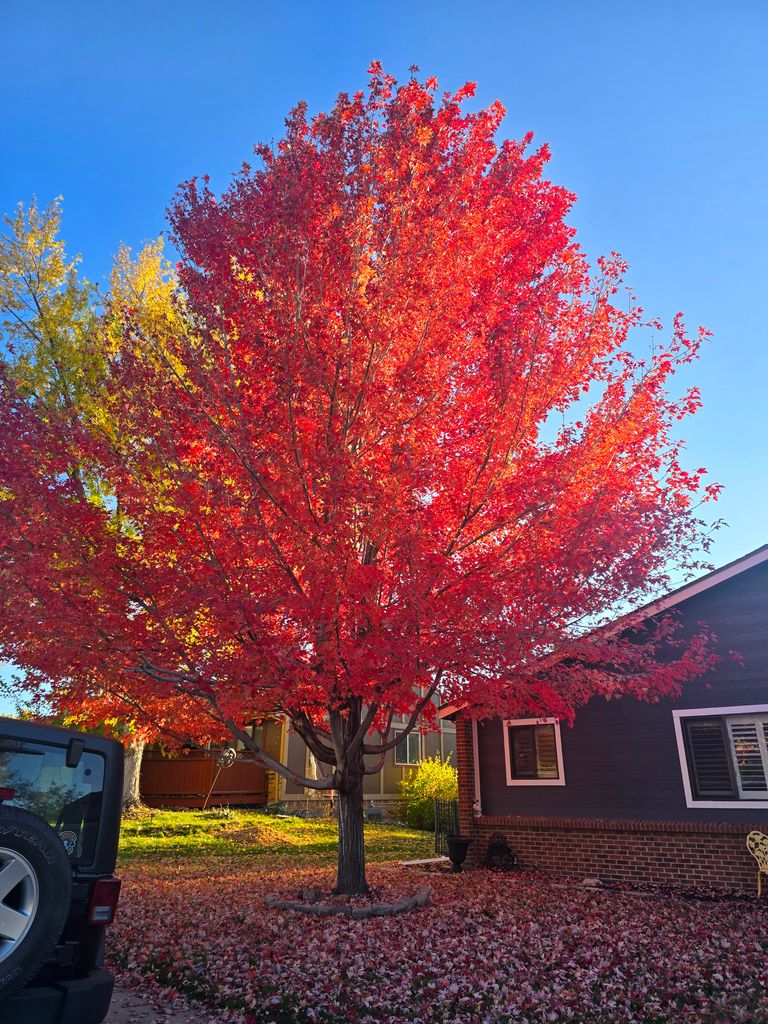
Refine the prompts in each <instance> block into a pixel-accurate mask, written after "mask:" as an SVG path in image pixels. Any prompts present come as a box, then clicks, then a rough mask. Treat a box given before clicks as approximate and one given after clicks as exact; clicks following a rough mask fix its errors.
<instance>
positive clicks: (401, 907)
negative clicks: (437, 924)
mask: <svg viewBox="0 0 768 1024" xmlns="http://www.w3.org/2000/svg"><path fill="white" fill-rule="evenodd" d="M431 894H432V892H431V889H430V888H429V887H428V886H420V887H419V888H417V889H416V890H415V891H411V892H410V893H403V891H402V886H397V885H395V884H389V882H388V881H387V882H385V883H383V884H382V883H381V882H380V883H379V884H377V885H373V886H371V887H370V888H369V890H368V892H367V893H365V894H361V895H356V896H347V895H346V894H344V893H334V892H333V891H332V890H330V889H329V888H328V886H327V884H326V885H324V886H321V885H317V884H313V883H312V884H308V885H302V886H301V887H300V888H299V889H295V890H293V891H292V892H290V893H287V892H284V893H280V892H274V893H269V894H268V895H267V896H265V898H264V906H265V907H267V908H268V909H270V910H289V911H295V912H296V913H299V914H307V915H308V916H311V917H335V916H345V917H351V918H353V919H355V920H364V919H365V918H369V917H393V916H395V915H396V914H407V913H410V911H412V910H417V909H419V908H421V907H426V906H427V905H428V904H429V900H430V896H431Z"/></svg>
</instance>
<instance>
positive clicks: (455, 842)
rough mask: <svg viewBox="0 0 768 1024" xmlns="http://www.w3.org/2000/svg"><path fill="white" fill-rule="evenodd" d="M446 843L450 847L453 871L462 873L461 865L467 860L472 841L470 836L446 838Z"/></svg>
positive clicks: (449, 852)
mask: <svg viewBox="0 0 768 1024" xmlns="http://www.w3.org/2000/svg"><path fill="white" fill-rule="evenodd" d="M445 841H446V844H447V846H448V858H449V860H450V862H451V871H461V865H462V864H463V863H464V861H465V860H466V859H467V850H468V849H469V844H470V843H471V842H472V840H471V839H470V837H469V836H446V837H445Z"/></svg>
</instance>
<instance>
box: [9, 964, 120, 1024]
mask: <svg viewBox="0 0 768 1024" xmlns="http://www.w3.org/2000/svg"><path fill="white" fill-rule="evenodd" d="M114 987H115V979H114V977H113V976H112V975H111V974H110V973H109V971H102V970H96V971H91V973H90V974H88V975H87V976H86V977H85V978H73V979H68V980H66V981H57V982H55V983H54V984H50V985H34V986H30V987H28V988H23V989H22V990H21V991H20V992H17V993H16V995H15V996H11V998H10V999H8V1000H7V1001H6V1002H3V1003H0V1020H2V1022H3V1024H32V1022H34V1024H101V1022H102V1021H103V1020H104V1018H105V1017H106V1015H107V1011H108V1010H109V1002H110V1000H111V998H112V989H113V988H114Z"/></svg>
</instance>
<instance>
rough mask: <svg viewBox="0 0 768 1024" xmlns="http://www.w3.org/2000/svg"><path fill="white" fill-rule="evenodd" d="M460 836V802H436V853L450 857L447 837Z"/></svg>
mask: <svg viewBox="0 0 768 1024" xmlns="http://www.w3.org/2000/svg"><path fill="white" fill-rule="evenodd" d="M458 834H459V801H458V800H435V853H438V854H441V855H442V856H443V857H447V856H448V844H447V843H446V841H445V840H446V836H457V835H458Z"/></svg>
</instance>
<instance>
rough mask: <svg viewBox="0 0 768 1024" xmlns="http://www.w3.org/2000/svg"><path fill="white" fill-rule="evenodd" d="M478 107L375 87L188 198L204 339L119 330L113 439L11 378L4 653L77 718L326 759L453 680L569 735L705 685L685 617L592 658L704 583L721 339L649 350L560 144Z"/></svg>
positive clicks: (2, 409)
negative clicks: (692, 450) (694, 576)
mask: <svg viewBox="0 0 768 1024" xmlns="http://www.w3.org/2000/svg"><path fill="white" fill-rule="evenodd" d="M472 93H473V88H472V87H471V86H466V87H464V88H463V89H461V90H460V91H459V92H458V93H456V94H455V95H445V96H443V97H442V98H438V97H437V94H436V83H435V82H434V80H428V81H427V82H426V83H424V84H422V83H420V82H419V81H417V80H416V79H412V80H411V81H409V82H407V83H406V84H403V85H400V86H399V87H398V86H396V85H395V83H394V81H393V80H392V79H391V78H389V77H388V76H386V75H385V74H383V72H382V71H381V69H380V68H379V67H378V65H374V66H373V67H372V69H371V80H370V88H369V91H368V92H367V93H366V94H365V95H364V94H362V93H359V94H357V95H355V96H354V97H352V98H349V97H347V96H346V95H341V96H340V97H339V99H338V101H337V103H336V106H335V107H334V109H333V110H332V111H331V113H329V114H325V115H320V116H318V117H316V118H314V119H313V120H312V121H308V120H307V117H306V112H305V108H304V106H303V105H299V106H298V107H297V108H296V109H295V110H294V111H293V113H292V114H291V116H290V117H289V119H288V121H287V128H286V133H285V136H284V138H283V139H282V140H281V141H280V143H279V145H278V146H277V147H276V149H274V150H273V149H270V148H266V147H260V148H258V149H257V153H258V156H259V157H260V158H261V162H262V165H261V166H260V168H259V169H252V168H251V167H249V166H247V165H246V166H244V167H243V169H242V170H241V172H240V173H239V174H238V175H237V176H236V177H235V179H234V181H233V183H232V184H231V186H230V187H229V189H228V190H227V191H226V192H225V193H224V194H223V195H222V196H220V197H217V196H215V195H214V194H213V193H212V192H211V191H210V189H209V188H208V186H207V183H202V184H200V183H197V182H190V183H188V184H186V185H185V186H183V187H182V189H181V190H180V193H179V195H178V197H177V199H176V201H175V203H174V204H173V206H172V209H171V221H172V225H173V229H174V232H175V236H176V240H177V243H178V245H179V247H180V250H181V252H182V262H181V264H180V267H179V273H180V280H181V284H182V288H183V296H184V298H183V302H184V316H185V319H186V323H187V329H186V331H182V332H179V331H178V330H177V331H175V333H174V332H170V333H169V334H167V335H165V336H162V337H160V336H153V335H151V334H148V333H147V331H146V329H145V328H144V327H143V326H142V322H141V321H140V319H139V318H136V317H134V316H133V314H132V310H131V309H130V308H123V310H122V311H121V317H122V325H123V334H122V339H121V344H120V347H119V351H118V353H117V354H116V355H115V357H114V358H113V359H112V360H111V362H110V367H109V372H110V382H109V388H110V394H111V408H110V416H111V417H113V419H114V424H115V429H114V431H104V432H102V433H100V432H99V431H98V430H96V429H95V428H93V427H92V426H91V427H89V428H88V429H86V428H85V427H84V426H83V424H82V423H80V422H78V420H77V418H76V417H73V416H70V415H67V416H64V415H62V416H60V417H58V418H57V417H55V416H50V415H46V416H43V415H41V414H40V412H39V410H37V409H36V408H35V405H34V403H30V402H29V401H25V400H22V398H21V397H20V395H19V394H18V393H17V391H16V390H15V388H14V386H13V385H12V383H11V382H10V381H9V380H8V379H3V381H2V400H1V402H0V541H1V542H2V560H1V561H0V579H2V594H1V596H0V601H1V607H0V641H2V645H3V650H4V652H5V653H6V656H8V657H11V658H13V659H14V660H16V661H17V662H18V663H19V664H21V665H24V666H27V667H28V668H29V669H30V670H31V671H32V672H33V673H34V672H36V671H37V672H39V673H42V675H44V676H47V677H49V678H54V679H68V680H69V681H70V682H69V685H70V687H71V688H72V691H73V692H79V693H80V696H81V698H82V699H87V697H88V694H89V693H97V692H100V691H102V690H103V689H104V688H105V687H106V688H110V687H114V686H115V685H116V684H115V680H119V688H120V689H121V690H122V691H123V692H124V694H125V695H127V697H128V698H129V699H130V700H131V701H132V702H134V703H135V704H136V705H138V706H140V707H141V706H145V705H151V708H152V710H151V714H152V715H154V716H155V717H158V716H159V717H162V709H163V706H164V702H165V701H167V700H168V699H170V698H171V697H173V698H174V699H183V701H185V702H187V704H185V706H186V707H192V708H197V709H199V710H198V712H197V713H201V712H202V713H204V714H205V715H207V716H212V717H213V719H215V720H226V721H227V722H229V723H230V726H231V725H232V724H233V723H234V724H235V725H236V726H238V725H241V724H242V723H243V722H244V721H246V720H247V719H248V718H249V717H252V715H253V714H254V712H258V711H272V710H275V709H279V710H282V711H284V712H286V713H288V714H289V715H290V716H291V717H292V719H293V721H294V723H295V724H297V727H300V729H303V730H304V732H305V733H307V734H309V732H310V731H311V730H312V723H314V725H315V726H317V727H319V732H312V733H311V735H312V736H313V737H314V740H315V742H316V743H319V742H321V740H320V739H318V737H323V736H324V737H325V738H326V740H327V741H328V743H330V740H329V739H328V737H330V733H326V732H324V727H323V723H324V722H327V720H328V715H329V712H331V713H332V714H334V713H336V712H341V713H343V714H346V713H347V709H348V708H349V706H350V703H352V704H355V702H357V706H358V707H364V708H366V709H368V710H369V711H370V716H369V717H368V718H366V719H365V722H364V724H366V726H367V725H369V724H371V723H372V722H373V723H375V724H376V725H378V727H379V728H381V729H384V728H385V727H386V726H387V725H388V723H389V722H390V721H391V717H390V715H391V714H392V713H395V714H398V713H402V712H408V713H410V712H411V711H413V710H414V708H416V707H418V706H420V705H421V704H422V703H423V700H424V698H425V697H426V696H427V695H429V694H431V693H432V692H433V691H434V687H435V684H436V682H437V681H439V683H440V687H441V692H442V694H443V696H444V698H445V699H449V700H460V701H469V702H470V703H471V704H473V705H475V706H476V707H477V708H478V709H479V710H480V711H483V712H500V711H504V712H515V713H520V712H525V711H535V710H540V709H547V710H550V711H555V712H556V713H560V714H566V715H567V714H568V713H569V712H570V710H571V709H572V708H573V706H574V705H575V704H576V703H578V702H580V701H583V700H585V699H586V698H588V697H589V696H590V695H591V694H592V693H595V692H613V691H615V690H627V689H630V690H633V691H634V692H636V693H637V694H639V695H641V696H651V697H652V696H653V695H654V694H658V693H661V692H671V691H673V690H674V688H675V686H676V685H677V684H678V683H679V682H680V681H681V680H683V679H686V678H689V677H690V676H692V675H694V674H696V673H697V672H699V671H700V670H701V667H702V665H703V664H706V662H707V658H708V657H709V655H708V654H707V652H706V648H705V645H704V643H703V640H702V638H698V640H696V641H695V642H694V643H693V644H692V645H689V646H688V647H686V648H685V650H684V651H683V652H682V653H680V656H679V657H676V658H675V659H673V661H672V662H670V661H669V657H667V658H666V662H667V663H666V664H665V666H663V667H659V666H658V664H657V662H656V661H655V660H654V657H653V655H654V653H655V645H656V643H658V642H659V641H660V640H665V639H666V638H667V637H668V636H669V627H668V626H666V625H664V626H662V627H661V632H660V633H658V634H653V633H650V632H649V633H646V634H642V635H641V634H637V633H636V634H634V636H633V637H632V638H631V639H632V643H631V644H630V643H628V642H627V640H626V636H624V635H622V637H616V636H614V637H613V638H612V639H611V638H608V637H607V636H606V634H605V633H600V632H599V631H598V632H597V633H596V634H590V635H589V636H588V637H586V638H585V626H586V625H587V624H589V625H591V626H595V625H598V624H599V623H601V622H605V621H607V620H608V619H609V618H610V617H611V616H613V615H615V613H616V610H617V609H618V608H626V607H627V606H629V605H633V604H637V603H638V602H639V601H642V600H643V599H645V598H647V597H649V596H650V595H651V594H652V593H654V592H657V591H658V590H659V589H660V588H662V587H664V586H665V585H666V584H667V583H668V575H667V574H668V567H669V566H670V565H671V564H677V565H680V564H681V563H682V564H684V565H687V566H689V567H692V566H695V565H696V557H697V556H696V552H697V550H699V548H700V544H701V535H700V534H701V524H700V522H699V521H698V519H697V518H696V513H695V511H694V509H695V503H696V502H697V501H698V500H699V499H700V498H701V497H702V490H701V477H702V474H703V470H696V471H695V472H692V473H691V472H687V471H686V470H684V469H683V468H682V466H681V465H680V462H679V454H680V443H679V442H678V441H676V440H674V437H673V433H672V429H673V427H674V426H675V424H676V423H677V421H678V420H680V419H682V418H683V417H685V416H686V415H688V414H689V413H692V412H693V411H695V409H696V408H697V406H698V405H699V396H698V393H697V392H696V391H695V390H693V391H689V392H687V393H686V394H684V395H683V396H682V397H680V398H675V397H672V396H671V395H670V393H669V391H668V384H669V380H670V377H671V376H672V375H673V374H674V372H675V370H676V369H677V368H678V367H679V366H681V365H682V364H684V363H688V362H690V361H691V360H692V359H693V358H694V356H695V355H696V352H697V349H698V346H699V341H700V336H701V333H702V332H700V335H699V337H697V338H696V339H691V338H690V337H688V336H687V334H686V332H685V329H684V326H683V323H682V320H681V319H680V318H678V319H677V320H676V322H675V324H674V327H673V330H672V331H671V338H670V339H669V340H668V341H666V342H659V341H657V342H656V348H655V351H654V352H653V354H652V355H651V356H650V357H649V358H648V359H647V360H641V359H639V358H637V357H636V356H634V355H633V354H632V352H631V351H630V348H629V342H628V335H629V332H630V330H631V329H632V328H641V327H644V328H645V329H646V331H649V332H655V333H656V334H658V332H659V331H660V325H658V324H656V323H650V324H644V323H643V314H642V310H641V309H640V308H639V307H638V306H637V305H636V304H635V303H634V301H633V300H632V298H631V296H629V298H627V297H625V296H622V298H621V304H619V303H618V301H617V300H615V296H616V293H617V290H618V289H619V288H620V285H621V276H622V273H623V271H624V265H623V263H622V261H621V260H620V259H619V258H618V257H617V256H616V255H612V256H611V257H610V258H607V259H604V260H601V261H599V264H598V268H597V270H596V272H595V273H594V274H593V273H592V271H591V270H590V267H589V265H588V262H587V260H586V258H585V256H584V255H583V253H582V252H581V250H580V249H579V247H578V245H577V244H576V243H575V241H574V237H573V235H574V232H573V229H572V228H571V227H569V226H568V225H567V223H566V220H565V218H566V215H567V214H568V211H569V208H570V206H571V204H572V202H573V196H572V195H571V194H570V193H569V192H567V191H566V190H565V189H563V188H561V187H559V186H557V185H554V184H552V183H551V182H550V181H548V180H547V179H546V178H545V177H544V168H545V165H546V161H547V157H548V153H547V149H546V147H542V148H541V149H538V150H536V151H534V152H530V151H529V145H530V141H531V140H530V138H528V137H526V138H525V139H524V140H523V141H522V142H514V141H504V142H502V143H501V144H499V143H497V142H496V141H495V136H496V133H497V130H498V128H499V125H500V122H501V119H502V116H503V113H504V111H503V108H502V107H501V105H500V104H498V103H496V104H494V105H492V106H491V107H490V108H489V109H487V110H483V111H480V112H477V113H469V112H467V110H466V109H465V105H464V101H465V100H466V99H467V98H468V97H469V96H471V95H472ZM181 301H182V300H181V298H180V302H181ZM659 337H661V335H659ZM73 464H77V465H80V466H87V467H89V472H91V473H93V474H95V475H96V476H97V477H98V479H99V480H101V481H103V482H104V485H105V488H106V491H107V492H108V495H109V496H108V497H107V498H106V499H105V500H104V501H103V502H98V501H93V500H86V498H85V496H84V493H83V492H82V489H79V488H78V485H77V479H76V478H74V477H73V474H72V473H71V472H69V469H70V468H71V466H72V465H73ZM713 494H714V489H713V488H710V489H709V490H705V491H704V492H703V496H704V497H707V496H712V495H713ZM639 641H641V642H639ZM542 657H546V658H547V659H548V660H547V664H550V665H551V666H553V667H552V668H551V669H550V670H549V672H545V673H544V674H543V675H542V673H541V671H540V666H541V661H540V659H541V658H542ZM607 664H610V665H611V668H610V670H608V669H606V667H605V666H606V665H607ZM179 695H183V696H182V697H180V696H179ZM189 700H191V701H192V704H191V705H190V704H189V703H188V702H189ZM170 707H171V706H170V705H167V704H166V705H165V708H166V711H167V712H168V711H169V708H170ZM173 717H174V716H173V714H170V713H168V714H166V718H173ZM167 724H168V726H169V727H172V726H173V725H174V722H173V721H169V722H168V723H167ZM175 724H176V725H177V726H179V725H181V726H182V727H183V722H182V723H179V722H178V721H177V722H176V723H175ZM335 739H336V737H335V736H334V745H335ZM323 742H324V741H323ZM366 749H367V750H368V749H370V750H372V749H373V748H372V747H371V748H368V747H366ZM326 752H327V751H326ZM336 756H337V758H338V756H339V755H338V749H337V750H336ZM331 763H333V762H331Z"/></svg>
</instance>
